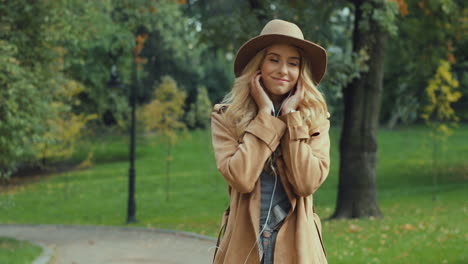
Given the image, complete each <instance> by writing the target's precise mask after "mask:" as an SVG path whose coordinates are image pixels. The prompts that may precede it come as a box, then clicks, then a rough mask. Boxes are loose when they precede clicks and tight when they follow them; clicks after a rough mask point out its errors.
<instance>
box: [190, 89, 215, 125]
mask: <svg viewBox="0 0 468 264" xmlns="http://www.w3.org/2000/svg"><path fill="white" fill-rule="evenodd" d="M211 109H212V104H211V101H210V98H209V97H208V91H207V90H206V87H204V86H199V87H198V88H197V99H196V100H195V102H194V103H192V104H190V108H189V112H188V113H187V116H186V120H187V124H188V125H189V127H190V128H202V129H206V128H208V127H209V126H210V114H211Z"/></svg>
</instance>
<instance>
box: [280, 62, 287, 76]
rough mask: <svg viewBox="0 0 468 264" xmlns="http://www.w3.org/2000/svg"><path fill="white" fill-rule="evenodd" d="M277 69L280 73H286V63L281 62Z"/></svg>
mask: <svg viewBox="0 0 468 264" xmlns="http://www.w3.org/2000/svg"><path fill="white" fill-rule="evenodd" d="M278 71H279V73H281V74H282V75H286V74H287V73H288V64H287V63H281V65H280V67H279V70H278Z"/></svg>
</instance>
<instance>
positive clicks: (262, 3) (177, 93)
mask: <svg viewBox="0 0 468 264" xmlns="http://www.w3.org/2000/svg"><path fill="white" fill-rule="evenodd" d="M273 18H280V19H284V20H288V21H291V22H293V23H295V24H297V25H298V26H299V27H300V28H301V29H302V30H303V32H304V35H305V38H306V39H308V40H311V41H313V42H316V43H318V44H320V45H321V46H323V47H324V48H326V50H327V53H328V58H329V63H328V71H327V74H326V76H325V79H324V80H323V81H322V83H321V84H320V85H319V89H320V90H321V91H322V93H323V94H324V95H325V98H326V101H327V104H328V107H329V112H330V114H331V123H332V128H331V131H330V135H331V140H332V150H331V151H332V168H331V172H330V175H329V178H328V179H327V181H326V182H325V184H324V185H323V186H322V187H321V188H320V189H319V190H318V191H317V193H316V194H315V195H314V199H315V206H316V209H317V212H318V214H319V215H320V216H321V218H322V219H323V220H326V219H328V218H329V217H330V221H322V224H323V240H324V244H325V248H326V250H327V253H328V258H329V262H330V263H467V262H468V252H467V250H466V248H467V247H466V245H467V240H468V227H467V225H466V220H467V219H468V218H467V216H468V202H467V201H468V200H467V198H468V195H467V193H468V192H467V191H468V181H467V180H468V161H467V157H468V140H467V135H468V124H467V121H468V97H467V95H468V60H467V56H468V52H467V51H468V7H467V6H466V1H463V0H369V1H365V0H362V1H361V0H354V1H351V0H349V1H345V0H308V1H307V0H291V1H280V0H213V1H209V0H132V1H129V0H102V1H78V0H76V1H70V0H42V1H29V0H0V183H1V185H0V212H1V213H0V223H2V224H66V225H93V226H95V225H97V226H123V225H131V226H142V227H151V228H162V229H173V230H181V231H188V232H194V233H198V234H202V235H206V236H210V237H216V236H217V234H218V228H219V222H220V217H221V215H222V213H223V211H224V210H225V208H226V207H227V206H228V201H229V197H228V194H227V185H226V183H225V181H224V180H223V178H222V176H221V175H220V174H219V173H218V171H217V169H216V164H215V161H214V157H213V151H212V146H211V135H210V113H211V109H212V106H213V105H214V104H215V103H219V102H220V101H221V100H222V98H223V96H224V95H225V94H226V93H227V92H229V91H230V89H231V86H232V83H233V81H234V74H233V60H234V58H235V55H236V51H237V49H238V48H239V47H240V45H242V44H243V43H244V42H245V41H246V40H248V39H250V38H252V37H254V36H256V35H258V34H259V32H260V30H261V28H263V26H264V25H265V24H266V22H268V21H269V20H271V19H273ZM361 99H362V100H361ZM356 113H358V114H356ZM133 117H134V118H133ZM132 131H134V133H132ZM132 138H134V141H133V140H132ZM132 142H133V143H134V144H132ZM340 144H341V148H340ZM132 146H133V147H132ZM132 149H134V151H135V153H132V151H131V150H132ZM350 153H352V154H350ZM356 153H357V154H356ZM354 154H355V155H354ZM340 159H341V160H340ZM132 160H134V164H133V165H132V163H133V162H132ZM340 168H341V170H340ZM351 168H354V169H351ZM132 179H133V180H132ZM132 182H133V183H132ZM129 185H130V186H133V187H130V188H129ZM350 190H352V191H350ZM331 219H333V220H331ZM7 244H8V246H3V247H2V245H7ZM12 245H16V244H15V242H13V241H11V240H9V239H6V238H1V237H0V260H1V259H2V256H3V257H5V259H7V258H10V257H11V256H7V255H8V254H9V253H8V249H5V248H8V247H14V246H12ZM17 252H18V251H17ZM2 254H3V255H2ZM18 254H19V253H18ZM18 254H12V255H18ZM31 254H32V256H33V257H34V256H35V255H34V254H37V253H31ZM10 255H11V254H10ZM11 258H14V256H13V257H11ZM7 261H12V262H11V263H15V262H13V260H11V259H7ZM5 263H9V262H5Z"/></svg>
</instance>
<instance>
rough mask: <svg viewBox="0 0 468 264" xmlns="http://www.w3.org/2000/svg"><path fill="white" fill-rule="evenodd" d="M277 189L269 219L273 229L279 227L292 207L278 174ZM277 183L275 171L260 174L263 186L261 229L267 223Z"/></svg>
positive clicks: (269, 224)
mask: <svg viewBox="0 0 468 264" xmlns="http://www.w3.org/2000/svg"><path fill="white" fill-rule="evenodd" d="M277 177H278V179H277V183H276V190H275V194H274V196H273V204H272V206H271V211H272V212H271V213H270V218H269V219H268V226H269V227H270V228H271V229H276V228H278V227H279V226H280V225H279V224H280V223H281V221H282V220H283V219H284V218H285V217H286V215H287V214H288V212H289V210H290V209H291V203H290V202H289V199H288V196H287V195H286V192H285V191H284V188H283V185H282V184H281V180H280V179H279V176H277ZM274 185H275V175H274V174H273V172H271V174H270V173H268V172H266V171H265V170H263V171H262V173H261V174H260V186H261V201H260V204H261V205H260V230H261V229H262V228H263V225H264V224H265V221H266V218H267V215H268V209H269V208H270V202H271V198H272V193H273V188H274Z"/></svg>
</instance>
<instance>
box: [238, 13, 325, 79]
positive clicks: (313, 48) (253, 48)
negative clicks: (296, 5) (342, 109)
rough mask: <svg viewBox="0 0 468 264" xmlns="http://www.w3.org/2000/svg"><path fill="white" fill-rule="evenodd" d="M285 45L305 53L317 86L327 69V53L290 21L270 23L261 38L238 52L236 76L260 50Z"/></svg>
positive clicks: (253, 40) (248, 42)
mask: <svg viewBox="0 0 468 264" xmlns="http://www.w3.org/2000/svg"><path fill="white" fill-rule="evenodd" d="M275 43H285V44H290V45H293V46H296V47H298V48H300V49H302V50H303V51H304V54H305V55H304V56H305V58H304V59H308V60H309V61H310V70H311V74H312V79H313V81H314V83H315V84H316V85H317V84H318V83H319V82H320V80H322V78H323V75H324V74H325V71H326V69H327V53H326V51H325V49H324V48H322V47H321V46H319V45H317V44H315V43H313V42H310V41H308V40H305V39H304V35H303V34H302V31H301V29H300V28H299V27H298V26H297V25H296V24H293V23H291V22H288V21H284V20H280V19H274V20H271V21H270V22H268V23H267V24H266V25H265V27H264V28H263V30H262V32H261V33H260V35H259V36H257V37H255V38H252V39H250V40H249V41H247V42H246V43H244V45H242V47H240V49H239V51H238V52H237V55H236V59H235V61H234V74H235V75H236V77H239V76H240V75H241V74H242V71H243V70H244V67H245V66H246V65H247V64H248V63H249V61H250V60H251V59H252V58H253V57H254V56H255V54H257V52H259V51H260V50H262V49H264V48H266V47H268V46H270V45H272V44H275Z"/></svg>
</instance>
